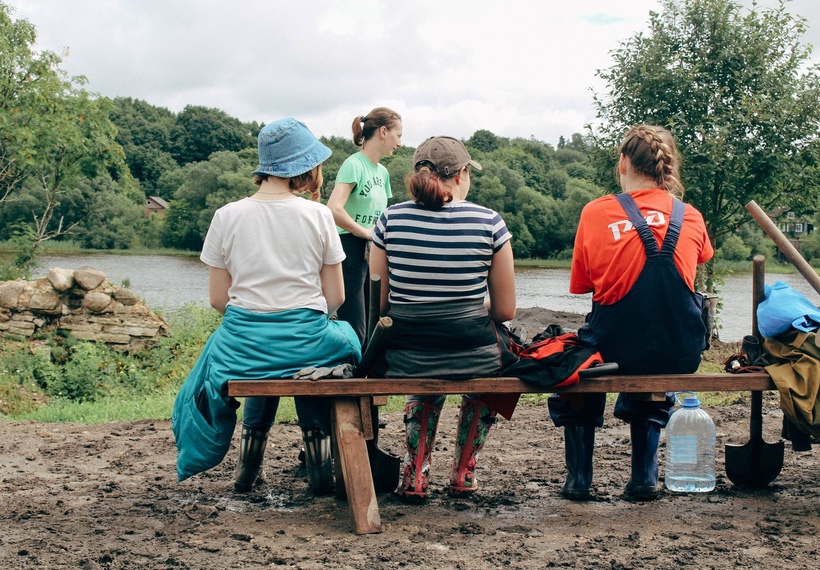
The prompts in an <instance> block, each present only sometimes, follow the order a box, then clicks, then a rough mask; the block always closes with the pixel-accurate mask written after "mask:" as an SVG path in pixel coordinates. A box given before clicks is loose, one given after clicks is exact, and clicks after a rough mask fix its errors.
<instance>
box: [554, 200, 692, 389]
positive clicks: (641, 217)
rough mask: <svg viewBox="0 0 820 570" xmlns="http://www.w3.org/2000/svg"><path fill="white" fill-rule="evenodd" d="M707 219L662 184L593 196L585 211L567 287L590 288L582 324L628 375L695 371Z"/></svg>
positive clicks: (585, 335)
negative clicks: (698, 278)
mask: <svg viewBox="0 0 820 570" xmlns="http://www.w3.org/2000/svg"><path fill="white" fill-rule="evenodd" d="M705 244H708V236H707V235H706V232H705V230H704V224H703V218H702V216H701V215H700V213H699V212H698V211H697V210H695V208H693V207H692V206H689V205H684V204H683V203H682V202H680V201H679V200H677V199H675V198H674V197H673V196H672V195H671V194H669V193H668V192H666V191H664V190H661V189H652V188H649V189H640V190H635V191H632V192H625V193H622V194H618V195H617V196H606V197H604V198H599V199H598V200H595V201H594V202H592V203H590V204H589V205H588V206H587V207H586V208H585V209H584V212H583V213H582V215H581V223H579V228H578V232H577V235H576V253H575V255H574V256H573V270H572V273H571V279H570V292H572V293H586V292H590V291H591V292H592V293H593V310H592V312H591V314H590V317H589V319H588V321H587V322H586V323H585V324H584V326H583V327H581V329H580V330H579V331H578V336H579V338H581V340H583V341H585V342H588V343H590V344H593V345H595V346H596V347H597V348H598V349H599V350H600V351H601V354H602V355H603V357H604V359H605V360H606V361H609V362H617V363H618V365H619V367H620V371H621V372H622V373H624V374H647V373H653V372H654V373H671V374H674V373H691V372H694V371H695V370H697V367H698V365H699V363H700V358H701V352H702V350H703V348H704V341H705V335H706V331H705V328H704V324H703V320H702V301H701V298H700V296H699V295H698V294H696V293H695V292H694V290H693V289H694V281H695V274H696V268H697V264H698V263H702V262H703V261H705V259H708V257H706V256H707V255H708V250H706V249H705V247H704V246H705Z"/></svg>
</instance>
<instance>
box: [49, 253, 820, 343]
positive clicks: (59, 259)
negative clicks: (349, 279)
mask: <svg viewBox="0 0 820 570" xmlns="http://www.w3.org/2000/svg"><path fill="white" fill-rule="evenodd" d="M84 265H89V266H91V267H94V268H95V269H98V270H100V271H102V272H104V273H105V274H106V276H107V277H108V279H109V281H111V282H112V283H114V284H116V285H121V284H122V283H123V281H125V280H128V281H130V286H131V288H132V289H134V291H136V292H137V293H138V294H139V296H140V297H141V298H142V299H143V300H144V302H145V303H146V304H147V305H148V306H149V307H150V308H152V309H154V310H161V311H162V312H164V313H165V314H170V313H173V312H174V310H176V309H178V308H179V307H181V306H182V305H185V304H187V303H192V302H194V303H202V304H203V305H207V303H208V268H207V266H205V265H204V264H203V263H202V262H201V261H199V259H198V258H196V257H178V256H165V255H133V256H132V255H110V254H104V253H101V254H93V255H76V256H74V255H70V256H43V257H42V258H41V260H40V264H39V269H38V271H37V272H36V273H35V276H37V277H41V276H44V275H45V274H46V272H47V271H48V269H49V268H51V267H63V268H66V269H77V268H79V267H82V266H84ZM515 278H516V296H517V301H518V306H519V307H522V308H524V307H543V308H546V309H552V310H557V311H568V312H573V313H581V314H583V313H586V312H587V311H589V309H590V306H591V304H592V301H591V295H571V294H570V293H569V291H568V289H569V270H568V269H541V268H531V267H519V268H517V269H516V274H515ZM777 280H780V281H784V282H786V283H788V284H789V285H791V286H792V287H794V288H795V289H797V290H798V291H800V292H801V293H803V294H804V295H805V296H806V297H807V298H808V299H809V300H810V301H811V302H812V303H814V304H815V305H820V295H818V294H817V293H816V292H815V291H814V289H812V288H811V286H810V285H809V284H808V283H807V282H806V280H805V279H803V277H802V276H801V275H800V274H798V273H794V274H769V275H768V276H767V278H766V283H768V284H771V283H774V282H775V281H777ZM724 281H725V282H724V284H723V286H721V288H720V300H721V302H722V304H723V308H722V310H721V312H720V313H719V314H718V322H719V324H720V327H721V329H720V338H721V340H724V341H727V342H729V341H738V340H740V339H741V338H743V336H744V335H746V334H749V333H750V332H751V328H752V276H751V272H750V273H743V274H736V275H731V276H729V277H726V278H725V280H724Z"/></svg>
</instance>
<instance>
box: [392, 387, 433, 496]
mask: <svg viewBox="0 0 820 570" xmlns="http://www.w3.org/2000/svg"><path fill="white" fill-rule="evenodd" d="M440 415H441V408H439V407H437V406H433V405H431V404H428V403H423V402H413V403H410V404H407V407H406V408H405V410H404V424H405V443H406V445H407V454H406V455H405V456H404V460H403V461H402V478H401V481H400V482H399V486H398V488H397V489H396V495H398V497H399V498H401V499H403V500H405V501H408V502H414V503H415V502H421V501H423V500H424V499H426V498H427V492H428V489H429V487H430V465H431V463H432V460H433V458H432V453H433V445H434V444H435V440H436V430H437V429H438V420H439V416H440Z"/></svg>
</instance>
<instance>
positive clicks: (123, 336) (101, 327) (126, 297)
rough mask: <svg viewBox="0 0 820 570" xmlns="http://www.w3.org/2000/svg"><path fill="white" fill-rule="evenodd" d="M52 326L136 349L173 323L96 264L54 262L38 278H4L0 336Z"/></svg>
mask: <svg viewBox="0 0 820 570" xmlns="http://www.w3.org/2000/svg"><path fill="white" fill-rule="evenodd" d="M51 328H56V329H58V330H60V331H64V332H68V333H71V335H73V336H74V337H75V338H79V339H83V340H91V341H96V342H104V343H106V344H107V345H109V346H111V347H113V348H119V349H123V350H135V349H139V348H142V347H144V346H145V345H147V344H150V343H152V342H153V341H156V340H157V339H158V338H159V336H160V335H161V334H164V333H165V332H166V331H167V328H168V323H167V322H166V321H165V319H163V318H162V317H159V316H157V315H155V314H154V313H153V312H152V311H151V310H150V309H149V308H148V307H146V306H145V305H143V304H142V303H141V302H140V300H139V298H138V297H137V294H136V293H135V292H134V291H132V290H131V289H128V288H126V287H116V286H114V285H112V284H111V283H110V282H109V281H108V280H107V279H106V277H105V273H103V272H102V271H98V270H96V269H94V268H91V267H82V268H80V269H76V270H71V269H61V268H58V267H55V268H52V269H50V270H49V271H48V275H47V276H46V277H45V278H42V279H37V280H36V281H4V282H0V336H2V337H7V338H19V339H30V338H31V337H32V336H33V335H34V334H35V333H37V332H38V331H41V330H50V329H51Z"/></svg>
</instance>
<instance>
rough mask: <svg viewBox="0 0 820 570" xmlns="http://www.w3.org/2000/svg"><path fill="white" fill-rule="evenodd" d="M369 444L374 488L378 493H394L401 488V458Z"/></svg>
mask: <svg viewBox="0 0 820 570" xmlns="http://www.w3.org/2000/svg"><path fill="white" fill-rule="evenodd" d="M371 444H372V442H368V447H369V450H368V451H370V470H371V472H372V473H373V487H374V488H375V489H376V492H377V493H392V492H393V491H395V490H396V487H398V486H399V475H400V473H401V458H400V457H398V456H396V455H393V454H392V453H388V452H386V451H384V450H383V449H381V448H380V447H378V446H376V445H371Z"/></svg>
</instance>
